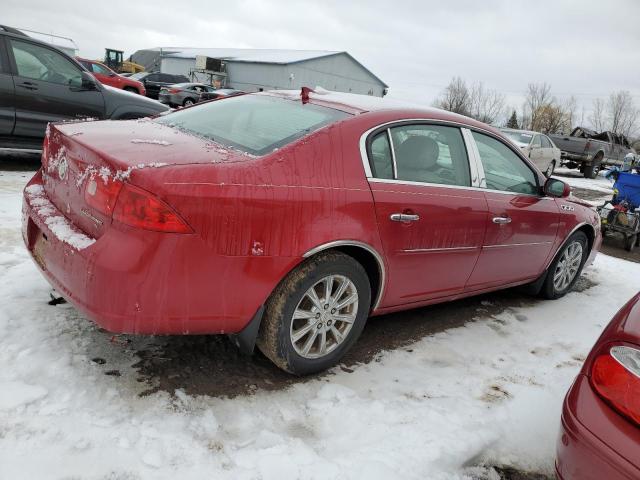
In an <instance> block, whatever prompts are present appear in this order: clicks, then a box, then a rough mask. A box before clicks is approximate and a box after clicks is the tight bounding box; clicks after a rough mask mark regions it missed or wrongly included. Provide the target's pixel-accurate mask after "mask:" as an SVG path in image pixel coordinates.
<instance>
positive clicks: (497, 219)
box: [493, 217, 511, 225]
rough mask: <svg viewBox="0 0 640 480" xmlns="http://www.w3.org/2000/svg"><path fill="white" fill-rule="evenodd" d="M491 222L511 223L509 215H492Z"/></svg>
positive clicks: (499, 223)
mask: <svg viewBox="0 0 640 480" xmlns="http://www.w3.org/2000/svg"><path fill="white" fill-rule="evenodd" d="M493 223H497V224H498V225H506V224H507V223H511V219H510V218H509V217H493Z"/></svg>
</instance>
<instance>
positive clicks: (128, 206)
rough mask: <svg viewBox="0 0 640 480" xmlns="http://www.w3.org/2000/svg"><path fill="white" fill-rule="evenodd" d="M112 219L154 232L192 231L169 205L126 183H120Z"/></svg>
mask: <svg viewBox="0 0 640 480" xmlns="http://www.w3.org/2000/svg"><path fill="white" fill-rule="evenodd" d="M113 219H114V220H117V221H119V222H121V223H124V224H126V225H130V226H132V227H137V228H143V229H145V230H154V231H156V232H173V233H192V232H193V230H192V229H191V227H189V225H187V223H186V222H185V221H184V220H183V219H182V218H180V216H179V215H178V214H177V213H176V212H175V211H174V210H173V209H172V208H171V207H170V206H169V205H167V204H166V203H164V202H163V201H162V200H160V199H159V198H157V197H156V196H154V195H153V194H151V193H149V192H147V191H146V190H143V189H141V188H138V187H134V186H133V185H130V184H128V183H122V187H121V189H120V194H119V195H118V198H117V201H116V204H115V209H114V211H113Z"/></svg>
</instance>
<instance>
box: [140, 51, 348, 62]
mask: <svg viewBox="0 0 640 480" xmlns="http://www.w3.org/2000/svg"><path fill="white" fill-rule="evenodd" d="M152 50H155V51H161V52H162V56H163V57H173V58H196V56H197V55H205V56H207V57H211V58H219V59H223V60H232V61H234V62H250V63H280V64H289V63H297V62H304V61H305V60H311V59H314V58H321V57H327V56H329V55H336V54H337V53H341V52H334V51H329V50H275V49H261V48H186V47H156V48H153V49H152Z"/></svg>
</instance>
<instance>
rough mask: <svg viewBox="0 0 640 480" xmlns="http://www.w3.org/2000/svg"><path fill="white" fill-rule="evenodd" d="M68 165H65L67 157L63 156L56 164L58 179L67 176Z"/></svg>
mask: <svg viewBox="0 0 640 480" xmlns="http://www.w3.org/2000/svg"><path fill="white" fill-rule="evenodd" d="M68 168H69V167H68V165H67V159H66V158H63V159H62V160H60V163H59V164H58V176H59V177H60V180H64V179H65V178H67V170H68Z"/></svg>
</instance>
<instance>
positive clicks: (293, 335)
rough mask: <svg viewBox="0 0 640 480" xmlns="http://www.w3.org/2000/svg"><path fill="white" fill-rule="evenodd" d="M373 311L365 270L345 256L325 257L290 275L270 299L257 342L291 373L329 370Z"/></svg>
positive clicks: (305, 263)
mask: <svg viewBox="0 0 640 480" xmlns="http://www.w3.org/2000/svg"><path fill="white" fill-rule="evenodd" d="M370 306H371V286H370V283H369V278H368V276H367V273H366V271H365V270H364V268H363V267H362V265H361V264H360V263H358V262H357V261H356V260H354V259H353V258H352V257H350V256H348V255H345V254H343V253H340V252H326V253H321V254H319V255H317V256H315V257H313V258H311V259H309V260H307V261H305V262H303V263H302V264H301V265H299V266H298V267H297V268H296V269H295V270H293V271H292V272H291V273H290V274H289V275H287V277H286V278H285V279H284V280H283V281H282V283H281V284H280V285H279V286H278V287H277V288H276V290H275V291H274V292H273V293H272V295H271V297H269V300H268V301H267V305H266V309H265V314H264V318H263V319H262V323H261V325H260V332H259V333H258V339H257V342H256V343H257V345H258V348H259V349H260V350H261V351H262V353H264V354H265V355H266V356H267V357H268V358H269V359H270V360H271V361H272V362H273V363H275V364H276V365H277V366H278V367H280V368H281V369H283V370H285V371H287V372H290V373H293V374H295V375H308V374H311V373H315V372H319V371H322V370H326V369H327V368H329V367H331V366H333V365H335V364H336V363H338V362H339V361H340V359H341V358H342V357H343V356H344V354H345V353H346V352H347V351H348V350H349V349H350V348H351V346H352V345H353V344H354V343H355V341H356V340H357V339H358V337H359V336H360V333H361V332H362V329H363V328H364V325H365V323H366V321H367V317H368V316H369V308H370Z"/></svg>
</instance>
